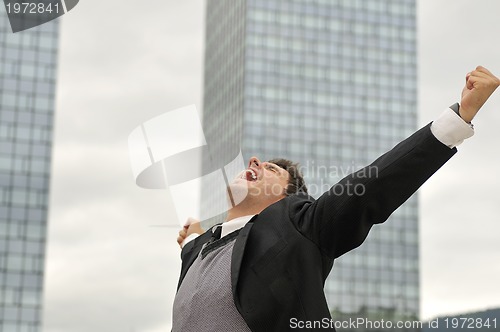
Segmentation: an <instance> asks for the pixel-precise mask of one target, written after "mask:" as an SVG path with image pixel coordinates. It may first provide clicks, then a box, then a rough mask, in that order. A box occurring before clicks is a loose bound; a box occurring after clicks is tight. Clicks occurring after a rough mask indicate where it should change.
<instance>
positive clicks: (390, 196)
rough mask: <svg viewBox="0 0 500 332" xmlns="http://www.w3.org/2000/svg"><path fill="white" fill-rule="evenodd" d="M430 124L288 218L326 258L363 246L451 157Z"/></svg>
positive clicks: (297, 209) (452, 150) (451, 150)
mask: <svg viewBox="0 0 500 332" xmlns="http://www.w3.org/2000/svg"><path fill="white" fill-rule="evenodd" d="M430 126H431V124H429V125H427V126H425V127H424V128H422V129H420V130H418V131H417V132H416V133H414V134H413V135H412V136H410V137H409V138H407V139H406V140H404V141H402V142H401V143H399V144H398V145H396V146H395V147H394V148H393V149H392V150H390V151H389V152H387V153H385V154H383V155H382V156H381V157H379V158H378V159H377V160H375V161H374V162H373V163H372V164H371V165H369V166H367V167H365V168H363V169H361V170H359V171H357V172H355V173H352V174H350V175H348V176H347V177H345V178H344V179H342V180H341V181H340V182H339V183H337V184H336V185H334V186H333V187H332V188H330V190H329V191H327V192H325V193H324V194H323V195H322V196H321V197H320V198H318V199H317V200H316V201H314V202H311V203H309V204H305V205H302V206H300V207H296V208H295V209H296V210H295V211H290V212H291V219H292V221H293V222H294V223H295V225H296V227H297V228H298V229H299V231H300V232H301V233H303V234H304V235H305V236H306V237H308V238H309V239H310V240H311V241H313V242H314V243H316V245H317V246H318V247H319V248H320V250H321V251H322V252H323V253H324V254H325V255H327V256H328V257H330V258H336V257H339V256H341V255H343V254H344V253H346V252H348V251H350V250H352V249H354V248H356V247H358V246H359V245H361V244H362V243H363V241H364V240H365V238H366V236H367V235H368V232H369V231H370V229H371V227H372V225H373V224H378V223H382V222H384V221H385V220H387V218H388V217H389V216H390V215H391V214H392V213H393V212H394V211H395V210H396V209H397V208H398V207H399V206H400V205H401V204H403V203H404V202H405V201H406V200H407V199H408V198H409V197H410V196H411V195H412V194H413V193H414V192H415V191H416V190H417V189H418V188H419V187H420V186H421V185H422V184H423V183H424V182H425V181H426V180H427V179H428V178H429V177H430V176H431V175H432V174H434V172H436V171H437V170H438V169H439V168H440V167H441V166H442V165H443V164H444V163H446V161H448V160H449V159H450V158H451V157H452V156H453V154H455V153H456V151H457V150H456V148H453V149H450V148H449V147H447V146H445V145H444V144H442V143H441V142H440V141H438V140H437V139H436V138H435V136H434V135H433V134H432V133H431V130H430Z"/></svg>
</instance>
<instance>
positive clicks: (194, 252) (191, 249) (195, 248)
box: [177, 229, 213, 289]
mask: <svg viewBox="0 0 500 332" xmlns="http://www.w3.org/2000/svg"><path fill="white" fill-rule="evenodd" d="M212 234H213V233H212V230H211V229H210V231H207V232H205V233H204V234H202V235H200V236H198V237H197V238H196V239H194V240H192V241H189V242H188V243H187V244H186V245H185V246H184V248H182V252H181V260H182V269H181V276H180V278H179V284H178V285H177V289H179V287H180V286H181V283H182V280H184V277H185V276H186V273H187V271H188V270H189V268H190V267H191V265H192V264H193V262H194V260H195V259H196V257H198V254H199V253H200V251H201V249H202V248H203V244H205V242H207V241H208V240H209V239H210V238H211V237H212Z"/></svg>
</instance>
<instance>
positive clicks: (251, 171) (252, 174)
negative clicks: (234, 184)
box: [242, 169, 257, 181]
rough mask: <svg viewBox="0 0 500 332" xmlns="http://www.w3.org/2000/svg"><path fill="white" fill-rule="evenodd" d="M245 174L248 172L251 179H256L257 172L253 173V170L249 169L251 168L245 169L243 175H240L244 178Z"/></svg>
mask: <svg viewBox="0 0 500 332" xmlns="http://www.w3.org/2000/svg"><path fill="white" fill-rule="evenodd" d="M246 174H250V176H251V177H252V180H254V181H255V180H257V174H255V171H253V170H251V169H247V171H246V172H245V173H244V175H243V176H242V177H244V178H246Z"/></svg>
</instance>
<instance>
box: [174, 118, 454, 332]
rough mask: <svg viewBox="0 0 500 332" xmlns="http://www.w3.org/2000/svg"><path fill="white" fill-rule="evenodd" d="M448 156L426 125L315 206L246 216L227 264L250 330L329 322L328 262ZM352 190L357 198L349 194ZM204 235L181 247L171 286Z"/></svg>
mask: <svg viewBox="0 0 500 332" xmlns="http://www.w3.org/2000/svg"><path fill="white" fill-rule="evenodd" d="M455 152H456V149H455V148H454V149H450V148H448V147H447V146H445V145H443V144H442V143H441V142H439V141H438V140H437V139H436V138H435V137H434V135H433V134H432V133H431V131H430V125H427V126H426V127H424V128H422V129H420V130H419V131H417V132H416V133H415V134H413V135H412V136H411V137H409V138H407V139H406V140H404V141H403V142H401V143H399V144H398V145H397V146H396V147H394V148H393V149H392V150H391V151H389V152H387V153H385V154H384V155H382V156H381V157H379V158H378V159H377V160H376V161H375V162H373V163H372V164H371V165H370V166H367V167H365V168H364V169H361V170H360V171H358V172H355V173H353V174H351V175H349V176H347V177H346V178H344V179H342V180H341V181H340V182H339V183H337V184H336V185H334V186H333V187H332V188H331V189H330V190H329V191H327V192H326V193H324V194H323V195H322V196H321V197H320V198H318V199H317V200H314V199H313V198H312V197H310V196H307V195H304V194H297V195H292V196H288V197H286V198H284V199H282V200H280V201H278V202H277V203H275V204H272V205H271V206H269V207H268V208H266V209H265V210H263V211H262V212H261V213H260V214H259V215H257V216H255V217H253V218H252V220H251V221H250V222H249V223H248V224H246V226H245V227H244V228H243V229H242V230H241V231H240V233H239V235H238V237H237V239H236V242H235V245H234V249H233V253H232V263H231V279H232V289H233V296H234V303H235V305H236V307H237V308H238V311H239V312H240V313H241V315H242V316H243V318H244V319H245V321H246V322H247V324H248V326H249V327H250V329H251V330H252V331H255V332H257V331H258V332H269V331H288V330H291V328H290V320H291V319H292V318H295V319H297V320H302V321H322V320H323V319H330V312H329V310H328V306H327V303H326V299H325V295H324V291H323V286H324V283H325V280H326V278H327V276H328V274H329V273H330V270H331V269H332V267H333V262H334V259H335V258H337V257H339V256H341V255H342V254H344V253H346V252H348V251H350V250H352V249H354V248H356V247H358V246H359V245H361V243H363V241H364V240H365V238H366V236H367V235H368V232H369V230H370V228H371V227H372V225H373V224H377V223H382V222H384V221H385V220H386V219H387V218H388V217H389V216H390V215H391V213H392V212H394V210H396V209H397V208H398V207H399V206H400V205H401V204H402V203H403V202H404V201H406V200H407V199H408V198H409V197H410V196H411V195H412V194H413V193H414V192H415V191H416V190H417V189H418V188H419V187H420V186H421V185H422V184H423V183H424V182H425V181H426V180H427V179H428V178H429V177H430V176H431V175H432V174H433V173H434V172H436V171H437V170H438V169H439V168H440V167H441V166H442V165H443V164H444V163H445V162H446V161H447V160H448V159H449V158H451V156H452V155H453V154H454V153H455ZM375 169H376V171H375ZM349 186H350V187H351V190H350V191H349V190H348V188H349ZM356 186H357V188H358V193H361V191H360V190H361V189H364V192H363V194H361V195H360V194H358V195H356V194H354V195H349V194H348V193H349V192H350V193H352V192H353V190H352V189H353V188H356ZM210 236H211V231H208V232H206V233H204V234H203V235H201V236H199V237H198V238H196V239H195V240H193V241H191V242H189V243H188V244H187V245H186V246H185V247H184V248H183V250H182V254H181V257H182V269H181V276H180V280H179V285H180V284H181V283H182V280H183V278H184V276H185V275H186V272H187V270H188V269H189V267H190V266H191V264H192V263H193V261H194V260H195V259H196V257H197V255H198V253H199V251H200V250H201V248H202V246H203V244H204V243H205V242H207V241H208V240H209V238H210ZM321 330H322V331H325V330H329V329H321ZM330 330H332V331H334V329H333V328H331V329H330Z"/></svg>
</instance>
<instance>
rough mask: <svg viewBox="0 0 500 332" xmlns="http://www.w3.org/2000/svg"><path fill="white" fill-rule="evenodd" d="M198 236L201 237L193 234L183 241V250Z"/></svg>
mask: <svg viewBox="0 0 500 332" xmlns="http://www.w3.org/2000/svg"><path fill="white" fill-rule="evenodd" d="M198 236H200V234H196V233H193V234H189V235H188V236H187V237H186V238H185V239H184V241H182V243H181V248H184V246H185V245H186V244H187V243H188V242H189V241H192V240H194V239H196V238H197V237H198Z"/></svg>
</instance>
